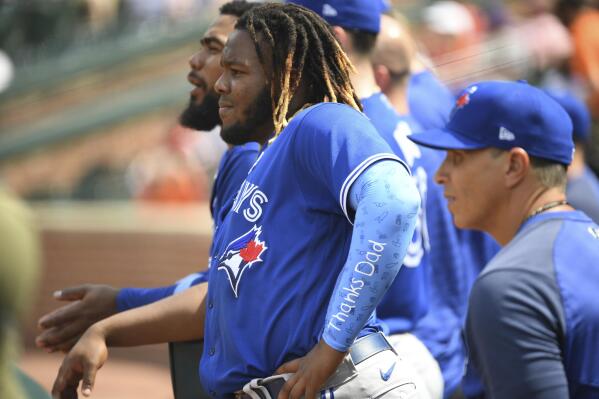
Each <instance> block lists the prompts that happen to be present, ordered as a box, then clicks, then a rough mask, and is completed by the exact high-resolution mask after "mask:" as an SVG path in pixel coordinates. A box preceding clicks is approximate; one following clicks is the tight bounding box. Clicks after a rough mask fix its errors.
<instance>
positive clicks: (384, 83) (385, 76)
mask: <svg viewBox="0 0 599 399" xmlns="http://www.w3.org/2000/svg"><path fill="white" fill-rule="evenodd" d="M372 68H373V70H374V80H375V81H376V84H377V85H378V86H379V87H380V88H381V91H382V92H383V93H385V92H387V90H388V89H389V86H391V74H390V73H389V69H388V68H387V67H386V66H384V65H381V64H375V65H373V66H372Z"/></svg>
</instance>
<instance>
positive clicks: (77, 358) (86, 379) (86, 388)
mask: <svg viewBox="0 0 599 399" xmlns="http://www.w3.org/2000/svg"><path fill="white" fill-rule="evenodd" d="M107 357H108V349H107V347H106V338H105V336H104V333H103V332H102V331H101V330H99V329H98V328H96V327H95V326H92V327H91V328H90V329H89V330H87V331H86V332H85V334H83V335H82V336H81V339H80V340H79V341H78V342H77V344H76V345H75V346H74V347H73V349H71V351H70V352H69V353H68V354H67V355H66V356H65V358H64V360H63V361H62V365H61V366H60V369H59V370H58V375H57V376H56V380H54V386H53V387H52V397H53V398H54V399H57V398H58V399H71V398H77V397H78V396H77V388H78V386H79V381H81V382H82V383H81V393H82V394H83V396H90V395H91V393H92V390H93V389H94V382H95V379H96V373H97V372H98V370H99V369H100V368H101V367H102V366H103V365H104V362H106V358H107Z"/></svg>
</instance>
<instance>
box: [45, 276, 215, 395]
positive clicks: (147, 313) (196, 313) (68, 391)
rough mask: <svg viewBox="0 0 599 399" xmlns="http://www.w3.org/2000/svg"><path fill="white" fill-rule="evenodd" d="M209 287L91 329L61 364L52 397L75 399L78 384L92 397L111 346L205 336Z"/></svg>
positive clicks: (115, 318) (152, 305) (205, 285)
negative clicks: (98, 372)
mask: <svg viewBox="0 0 599 399" xmlns="http://www.w3.org/2000/svg"><path fill="white" fill-rule="evenodd" d="M207 288H208V287H207V284H200V285H196V286H194V287H192V288H190V289H188V290H186V291H183V292H182V293H180V294H177V295H174V296H171V297H168V298H165V299H163V300H161V301H158V302H155V303H153V304H150V305H146V306H142V307H140V308H136V309H132V310H129V311H126V312H122V313H118V314H116V315H114V316H111V317H109V318H107V319H104V320H102V321H99V322H98V323H95V324H94V325H92V326H91V327H90V328H89V329H88V330H87V331H86V332H85V333H84V334H83V336H82V337H81V339H80V340H79V341H78V342H77V344H76V345H75V346H74V347H73V349H71V351H70V352H69V353H68V354H67V356H66V357H65V359H64V360H63V362H62V365H61V367H60V370H59V371H58V375H57V377H56V380H55V381H54V387H53V388H52V394H53V395H55V397H59V398H69V397H76V391H77V387H78V385H79V381H83V383H82V387H81V390H82V393H83V394H84V395H85V396H89V394H90V393H91V390H92V389H93V385H94V381H95V376H96V373H97V371H98V369H99V368H100V367H102V365H103V364H104V362H105V361H106V358H107V357H108V351H107V347H108V346H138V345H148V344H156V343H162V342H176V341H189V340H194V339H201V338H203V336H204V319H205V316H206V304H205V298H206V292H207Z"/></svg>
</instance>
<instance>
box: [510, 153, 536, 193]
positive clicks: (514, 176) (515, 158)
mask: <svg viewBox="0 0 599 399" xmlns="http://www.w3.org/2000/svg"><path fill="white" fill-rule="evenodd" d="M505 162H506V163H505V169H504V170H505V183H506V186H507V187H509V188H511V187H514V186H517V185H518V184H520V182H521V181H522V180H524V179H525V178H526V177H527V176H528V175H529V174H530V172H531V165H530V157H529V155H528V153H527V152H526V151H525V150H524V149H523V148H520V147H514V148H512V149H511V150H509V151H508V152H507V154H506V160H505Z"/></svg>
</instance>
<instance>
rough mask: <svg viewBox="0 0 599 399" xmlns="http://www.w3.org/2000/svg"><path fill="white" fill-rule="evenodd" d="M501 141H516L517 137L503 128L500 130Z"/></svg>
mask: <svg viewBox="0 0 599 399" xmlns="http://www.w3.org/2000/svg"><path fill="white" fill-rule="evenodd" d="M499 140H503V141H514V140H516V135H515V134H514V133H512V132H510V131H509V130H507V129H506V128H504V127H503V126H502V127H501V128H499Z"/></svg>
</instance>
